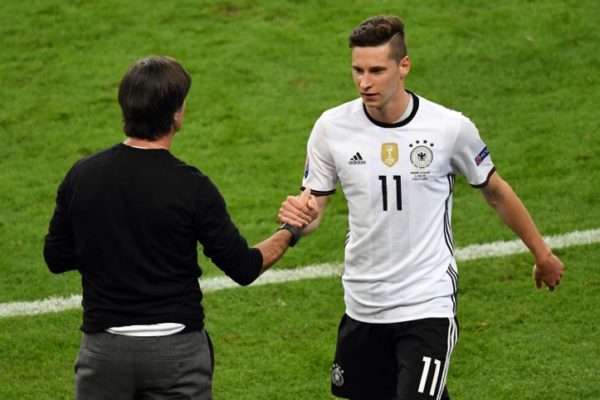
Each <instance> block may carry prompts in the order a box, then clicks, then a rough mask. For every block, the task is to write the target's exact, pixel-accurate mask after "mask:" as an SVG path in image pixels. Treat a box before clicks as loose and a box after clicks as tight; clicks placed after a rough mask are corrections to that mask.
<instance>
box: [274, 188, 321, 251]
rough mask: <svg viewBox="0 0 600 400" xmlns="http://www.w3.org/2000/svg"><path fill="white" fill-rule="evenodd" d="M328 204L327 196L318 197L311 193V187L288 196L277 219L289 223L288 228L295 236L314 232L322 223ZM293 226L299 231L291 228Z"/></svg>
mask: <svg viewBox="0 0 600 400" xmlns="http://www.w3.org/2000/svg"><path fill="white" fill-rule="evenodd" d="M326 204H327V196H320V197H319V198H318V199H317V197H315V195H313V194H312V193H311V190H310V188H309V187H306V188H305V189H304V191H303V192H302V193H301V194H300V195H298V196H288V197H287V198H286V199H285V201H284V202H283V203H282V204H281V208H280V209H279V214H278V215H277V219H278V220H279V221H280V222H283V223H284V226H285V225H286V224H287V225H288V228H286V229H288V230H290V231H291V232H292V233H294V236H298V237H297V239H299V236H300V235H307V234H309V233H311V232H313V231H314V230H315V229H316V228H317V227H318V226H319V223H320V220H321V213H322V211H323V209H324V208H325V205H326ZM290 225H291V226H292V227H293V228H295V230H297V233H295V232H293V231H292V229H289V226H290Z"/></svg>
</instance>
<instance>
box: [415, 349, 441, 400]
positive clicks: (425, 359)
mask: <svg viewBox="0 0 600 400" xmlns="http://www.w3.org/2000/svg"><path fill="white" fill-rule="evenodd" d="M433 363H434V364H435V371H434V372H433V379H432V381H431V389H429V395H430V396H433V395H434V394H435V387H436V385H437V381H438V377H439V375H440V367H441V366H442V362H441V361H440V360H435V359H434V360H433ZM423 364H424V365H423V373H422V374H421V382H420V383H419V393H425V385H426V384H427V377H428V376H429V369H430V368H431V357H423Z"/></svg>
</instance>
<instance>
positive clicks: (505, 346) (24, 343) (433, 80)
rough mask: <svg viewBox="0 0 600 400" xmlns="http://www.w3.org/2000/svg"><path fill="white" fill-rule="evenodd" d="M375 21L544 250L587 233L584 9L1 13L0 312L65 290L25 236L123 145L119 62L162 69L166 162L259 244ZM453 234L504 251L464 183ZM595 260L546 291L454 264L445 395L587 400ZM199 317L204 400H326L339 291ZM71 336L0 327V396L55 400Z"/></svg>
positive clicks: (337, 200)
mask: <svg viewBox="0 0 600 400" xmlns="http://www.w3.org/2000/svg"><path fill="white" fill-rule="evenodd" d="M381 13H392V14H398V15H400V16H401V17H403V18H404V19H405V22H406V25H407V35H408V44H409V50H410V54H411V59H412V71H411V74H410V76H409V78H408V82H407V86H408V88H409V89H411V90H413V91H415V92H417V93H419V94H421V95H423V96H425V97H427V98H429V99H430V100H433V101H437V102H440V103H442V104H444V105H446V106H448V107H451V108H455V109H458V110H460V111H462V112H463V113H464V114H465V115H467V116H469V117H470V118H471V119H472V120H473V121H474V122H475V123H476V124H477V126H478V127H479V129H480V132H481V134H482V136H483V138H484V139H485V141H486V142H487V144H488V146H489V148H490V149H491V152H492V157H493V159H494V162H495V164H496V166H497V168H498V171H499V172H500V174H501V175H502V176H503V177H504V178H506V179H507V180H508V181H509V182H510V183H511V184H512V186H513V187H514V188H515V190H516V191H517V193H518V194H519V195H520V196H521V198H522V199H523V201H524V202H525V204H526V205H527V206H528V208H529V210H530V212H531V214H532V215H533V217H534V219H535V220H536V222H537V224H538V226H539V228H540V229H541V230H542V232H543V233H544V234H560V233H566V232H570V231H573V230H577V229H580V230H582V229H592V228H598V227H599V225H600V218H599V215H600V214H599V212H598V198H600V185H599V184H598V177H597V173H596V171H598V170H599V169H600V141H599V140H598V134H599V132H598V126H599V125H598V118H597V116H596V115H597V104H600V90H599V86H600V85H599V80H598V76H597V74H596V71H598V69H599V68H600V46H599V43H600V28H599V27H598V17H599V16H600V3H598V2H597V1H593V0H583V1H568V0H562V1H561V0H548V1H544V2H541V1H527V0H519V1H517V0H512V1H505V2H495V3H489V2H485V1H482V0H456V1H441V0H437V1H427V2H423V1H417V0H408V1H402V2H399V1H397V0H382V1H376V2H374V1H367V0H357V1H352V2H341V1H332V0H324V1H318V0H282V1H272V2H258V1H250V0H229V1H217V0H211V1H192V0H187V1H178V2H158V1H141V0H138V1H135V0H134V1H128V2H120V1H116V0H104V1H97V2H84V1H80V0H70V1H68V0H65V1H62V0H60V1H59V0H43V1H42V0H37V1H36V0H31V1H27V2H20V1H16V0H5V1H3V2H1V3H0V38H2V46H1V47H0V86H1V87H2V96H0V138H2V146H0V273H1V274H2V279H0V302H9V301H26V300H34V299H40V298H44V297H47V296H51V295H58V296H62V295H69V294H72V293H79V292H80V282H79V276H78V275H77V274H76V273H70V274H65V275H61V276H55V275H52V274H50V273H48V271H47V269H46V267H45V265H44V262H43V259H42V257H41V249H42V245H43V237H44V235H45V232H46V229H47V225H48V221H49V218H50V215H51V213H52V208H53V201H54V196H55V192H56V187H57V185H58V183H59V182H60V180H61V179H62V177H63V176H64V174H65V172H66V170H67V169H68V168H69V167H70V166H71V165H72V164H73V163H74V162H75V161H76V160H77V159H79V158H80V157H82V156H84V155H87V154H90V153H92V152H94V151H98V150H100V149H103V148H105V147H108V146H110V145H112V144H114V143H116V142H118V141H121V140H122V139H123V134H122V133H121V124H120V115H119V109H118V105H117V102H116V89H117V85H118V83H119V80H120V79H121V77H122V75H123V73H124V72H125V71H126V69H127V67H128V66H129V65H130V64H131V63H132V62H133V61H134V60H136V59H138V58H140V57H143V56H146V55H149V54H169V55H172V56H174V57H176V58H178V59H179V60H180V61H182V63H183V64H184V65H185V66H186V67H187V69H188V70H189V71H190V73H191V74H192V78H193V85H192V90H191V92H190V95H189V98H188V106H187V112H186V122H185V126H184V128H183V130H182V131H181V132H180V134H178V137H177V138H176V140H175V143H174V148H173V153H174V154H175V155H177V156H178V157H180V158H182V159H184V160H186V161H187V162H189V163H191V164H194V165H196V166H198V167H199V168H200V169H201V170H202V171H204V172H205V173H207V174H208V175H209V176H210V177H211V178H212V179H213V181H214V182H215V183H216V184H217V186H218V187H219V188H220V190H221V192H222V193H223V195H224V197H225V199H226V201H227V203H228V207H229V211H230V213H231V215H232V217H233V219H234V220H235V221H236V222H237V224H238V225H239V227H240V229H241V231H242V232H243V233H244V234H245V235H246V237H247V238H248V239H249V241H250V242H252V243H256V242H259V241H260V240H262V239H263V238H264V237H265V236H267V235H269V234H270V233H271V232H273V230H274V229H275V227H276V223H275V217H276V214H277V210H278V208H279V205H280V204H281V202H282V201H283V199H284V198H285V196H286V195H288V194H290V193H295V192H297V191H298V188H299V186H300V183H301V174H302V172H303V166H304V158H305V145H306V139H307V138H308V135H309V132H310V129H311V127H312V124H313V122H314V120H315V119H316V118H317V117H318V116H319V114H320V113H321V112H322V111H323V110H325V109H327V108H329V107H332V106H334V105H337V104H339V103H341V102H343V101H346V100H350V99H352V98H354V97H356V92H355V89H354V88H353V85H352V82H351V79H350V68H349V62H350V59H349V50H348V48H347V45H346V36H347V34H348V32H349V31H350V30H351V29H352V27H353V26H355V25H356V24H357V23H358V22H360V21H361V20H363V19H364V18H366V17H368V16H370V15H374V14H381ZM346 224H347V223H346V207H345V203H344V199H343V196H342V195H341V192H340V193H339V194H338V195H336V196H334V197H333V199H332V201H331V204H330V206H329V207H328V210H327V213H326V215H325V219H324V222H323V225H322V227H321V228H320V229H319V232H317V233H316V234H315V235H314V236H313V237H310V238H308V239H307V240H303V241H302V242H301V244H300V245H299V246H298V247H297V248H296V249H294V250H293V251H291V252H289V254H287V255H286V257H285V258H284V259H282V260H281V262H280V263H279V264H278V268H291V267H296V266H302V265H308V264H319V263H324V262H332V261H334V262H339V261H341V260H342V257H343V250H342V246H343V242H344V237H345V232H346ZM453 225H454V233H455V241H456V244H457V246H459V247H462V246H465V245H468V244H472V243H482V242H489V241H494V240H511V239H514V234H513V233H512V232H510V230H509V229H507V228H506V227H504V226H503V224H502V222H501V221H500V220H499V219H498V218H497V217H496V216H495V214H494V213H493V212H492V211H491V210H490V209H489V207H488V206H487V205H486V204H485V203H484V202H483V201H482V200H481V197H480V195H479V194H477V193H475V191H474V190H472V189H470V188H469V187H468V185H466V183H465V182H464V179H459V180H458V184H457V187H456V193H455V212H454V221H453ZM598 250H599V248H598V246H597V245H594V246H584V247H578V248H573V249H566V250H563V251H561V252H560V254H561V257H562V258H563V260H564V261H565V263H566V265H567V278H566V279H565V281H564V283H563V285H561V287H560V289H559V290H558V291H557V292H556V293H553V294H549V293H546V292H544V291H542V292H538V291H535V290H533V289H532V283H531V280H530V278H529V272H530V265H531V259H530V257H529V256H528V255H520V256H513V257H509V258H502V259H493V260H478V261H471V262H466V263H461V265H460V269H461V303H460V318H461V322H462V328H463V329H462V335H461V339H460V341H459V345H458V347H457V349H456V352H455V354H454V357H453V368H452V369H451V373H450V375H451V376H450V389H451V391H452V393H453V394H455V396H456V398H459V399H504V398H506V399H515V398H518V399H545V398H553V399H597V398H600V394H599V393H598V390H599V389H598V388H600V382H599V379H598V378H597V376H596V375H597V374H594V371H596V370H597V369H598V368H599V367H600V365H599V363H598V361H597V360H596V359H595V358H594V354H597V353H598V344H597V343H598V342H599V338H600V335H599V334H598V333H599V332H598V328H597V326H600V320H599V318H598V313H597V312H595V309H594V305H595V304H598V300H599V299H598V294H597V293H598V282H599V281H600V277H599V276H598V271H597V270H596V266H597V265H598V261H599V259H598ZM201 263H202V265H203V269H204V271H205V276H214V275H219V274H220V272H219V271H218V270H216V268H215V267H214V266H212V265H211V264H210V262H209V261H207V260H205V259H204V258H201ZM205 305H206V307H207V324H208V327H209V329H210V332H211V333H212V336H213V339H214V340H215V344H216V347H217V374H216V378H215V395H216V398H217V400H219V399H231V398H236V399H243V398H253V399H315V398H317V399H321V398H323V399H325V398H329V397H328V396H329V394H328V370H329V364H330V359H331V356H332V351H333V346H334V342H335V333H336V332H335V331H336V327H337V322H338V319H339V316H340V313H341V312H342V311H343V304H342V299H341V287H340V283H339V280H337V279H325V280H311V281H306V282H299V283H290V284H284V285H276V286H266V287H256V288H245V289H234V290H226V291H223V292H218V293H211V294H208V295H207V296H206V304H205ZM79 323H80V313H79V312H78V311H72V312H65V313H61V314H55V315H44V316H37V317H19V318H9V319H0V338H1V339H2V346H0V376H2V385H0V398H2V399H42V400H44V399H62V398H65V399H66V398H70V396H71V395H70V393H71V386H72V368H71V367H72V363H73V360H74V357H75V354H76V352H77V347H78V339H79V335H78V332H77V328H78V326H79Z"/></svg>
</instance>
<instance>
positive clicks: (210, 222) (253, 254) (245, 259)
mask: <svg viewBox="0 0 600 400" xmlns="http://www.w3.org/2000/svg"><path fill="white" fill-rule="evenodd" d="M205 179H206V181H205V183H204V184H203V185H202V187H201V189H200V190H199V192H198V196H197V210H196V216H197V217H196V218H197V221H196V232H197V237H198V241H199V242H200V244H202V246H203V248H204V254H205V255H206V256H207V257H208V258H210V259H211V260H212V261H213V262H214V263H215V265H216V266H217V267H218V268H220V269H221V270H222V271H223V272H225V274H226V275H227V276H229V277H230V278H231V279H233V280H234V281H235V282H237V283H238V284H240V285H244V286H245V285H249V284H250V283H252V282H253V281H254V280H255V279H256V278H258V276H259V275H260V270H261V268H262V263H263V258H262V254H261V253H260V251H259V250H258V249H256V248H250V247H249V246H248V242H247V241H246V239H245V238H244V237H243V236H242V235H241V234H240V232H239V230H238V229H237V227H236V226H235V224H234V223H233V221H231V218H230V216H229V214H228V212H227V206H226V204H225V200H224V199H223V197H222V196H221V194H220V193H219V191H218V189H217V188H216V186H215V185H214V184H213V183H212V182H210V180H209V179H208V178H205Z"/></svg>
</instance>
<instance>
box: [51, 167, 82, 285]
mask: <svg viewBox="0 0 600 400" xmlns="http://www.w3.org/2000/svg"><path fill="white" fill-rule="evenodd" d="M66 192H67V178H65V180H63V182H62V183H61V184H60V186H59V187H58V192H57V195H56V207H55V208H54V214H53V215H52V219H51V220H50V227H49V228H48V234H47V235H46V238H45V240H44V259H45V260H46V264H47V265H48V268H49V269H50V271H52V272H53V273H55V274H58V273H61V272H65V271H70V270H75V269H77V266H76V261H75V244H74V240H73V229H72V227H71V224H70V221H69V217H68V212H67V201H66Z"/></svg>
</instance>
